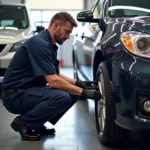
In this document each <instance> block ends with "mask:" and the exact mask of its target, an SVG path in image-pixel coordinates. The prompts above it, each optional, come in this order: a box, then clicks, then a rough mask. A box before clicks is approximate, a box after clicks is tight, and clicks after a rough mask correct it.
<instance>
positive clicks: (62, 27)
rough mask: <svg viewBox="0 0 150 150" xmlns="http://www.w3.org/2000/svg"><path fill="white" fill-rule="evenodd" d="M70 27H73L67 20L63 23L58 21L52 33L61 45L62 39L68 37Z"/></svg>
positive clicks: (70, 30) (64, 39)
mask: <svg viewBox="0 0 150 150" xmlns="http://www.w3.org/2000/svg"><path fill="white" fill-rule="evenodd" d="M72 29H73V26H72V24H71V23H70V22H67V23H65V24H62V23H58V26H57V29H56V32H55V35H54V36H55V40H56V43H58V44H60V45H62V44H63V42H64V41H66V40H67V39H69V38H70V33H71V32H72Z"/></svg>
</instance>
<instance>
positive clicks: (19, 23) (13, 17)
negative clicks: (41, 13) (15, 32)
mask: <svg viewBox="0 0 150 150" xmlns="http://www.w3.org/2000/svg"><path fill="white" fill-rule="evenodd" d="M10 12H11V13H10ZM0 27H16V28H18V29H22V28H27V27H28V19H27V13H26V9H25V7H23V6H11V5H10V6H6V5H2V6H0Z"/></svg>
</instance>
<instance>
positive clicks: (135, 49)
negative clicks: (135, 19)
mask: <svg viewBox="0 0 150 150" xmlns="http://www.w3.org/2000/svg"><path fill="white" fill-rule="evenodd" d="M121 42H122V44H123V45H124V46H125V47H126V48H127V50H129V51H130V52H131V53H133V54H135V55H138V56H142V57H148V58H150V35H148V34H145V33H139V32H131V31H129V32H124V33H122V35H121Z"/></svg>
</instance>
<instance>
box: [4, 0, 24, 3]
mask: <svg viewBox="0 0 150 150" xmlns="http://www.w3.org/2000/svg"><path fill="white" fill-rule="evenodd" d="M1 1H2V3H21V2H22V0H1Z"/></svg>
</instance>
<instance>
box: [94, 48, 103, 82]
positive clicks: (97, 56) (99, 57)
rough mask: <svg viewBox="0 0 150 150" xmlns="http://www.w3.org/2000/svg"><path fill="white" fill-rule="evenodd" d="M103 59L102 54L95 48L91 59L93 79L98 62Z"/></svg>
mask: <svg viewBox="0 0 150 150" xmlns="http://www.w3.org/2000/svg"><path fill="white" fill-rule="evenodd" d="M102 61H104V56H103V54H102V52H101V51H100V50H97V51H96V53H95V56H94V61H93V79H94V80H95V79H96V72H97V69H98V66H99V64H100V63H101V62H102Z"/></svg>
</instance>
